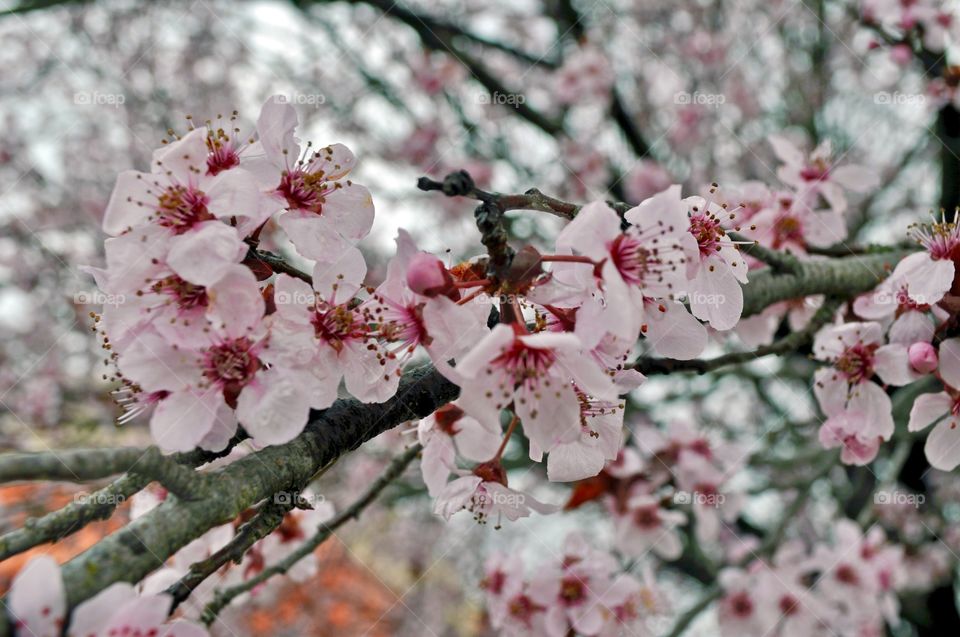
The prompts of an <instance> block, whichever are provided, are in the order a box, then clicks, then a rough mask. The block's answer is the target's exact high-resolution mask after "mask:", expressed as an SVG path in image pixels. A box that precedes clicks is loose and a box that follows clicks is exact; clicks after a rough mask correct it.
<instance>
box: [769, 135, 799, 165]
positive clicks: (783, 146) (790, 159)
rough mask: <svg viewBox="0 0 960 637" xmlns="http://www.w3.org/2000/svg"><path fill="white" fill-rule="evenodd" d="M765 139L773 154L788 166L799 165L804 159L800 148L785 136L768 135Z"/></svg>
mask: <svg viewBox="0 0 960 637" xmlns="http://www.w3.org/2000/svg"><path fill="white" fill-rule="evenodd" d="M767 141H768V142H769V143H770V147H771V148H773V154H774V155H776V156H777V159H779V160H780V161H782V162H783V163H785V164H787V165H789V166H800V165H802V164H803V163H804V162H805V161H806V158H805V157H804V156H803V153H802V152H800V149H799V148H797V147H796V146H795V145H794V144H793V142H791V141H790V140H788V139H787V138H786V137H783V136H782V135H770V136H769V137H768V138H767Z"/></svg>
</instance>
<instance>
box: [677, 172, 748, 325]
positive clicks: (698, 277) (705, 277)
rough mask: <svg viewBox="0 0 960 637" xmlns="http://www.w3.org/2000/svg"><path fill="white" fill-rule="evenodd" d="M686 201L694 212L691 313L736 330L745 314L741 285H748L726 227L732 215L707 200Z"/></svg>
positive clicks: (689, 257)
mask: <svg viewBox="0 0 960 637" xmlns="http://www.w3.org/2000/svg"><path fill="white" fill-rule="evenodd" d="M714 190H715V188H714ZM683 202H684V205H685V206H686V207H687V208H688V209H689V210H690V219H689V222H688V224H687V226H686V228H687V230H688V232H687V234H686V236H684V237H683V251H684V254H685V255H686V264H687V271H686V276H687V283H686V286H685V287H686V290H685V291H686V294H687V298H688V300H689V301H690V311H691V312H692V313H693V315H694V316H695V317H697V318H698V319H700V320H703V321H709V322H710V325H711V326H712V327H713V328H714V329H717V330H729V329H732V328H733V327H735V326H736V324H737V321H739V320H740V315H741V314H742V313H743V291H742V290H741V289H740V284H741V283H746V282H747V263H746V261H744V260H743V257H742V256H741V255H740V250H739V249H738V248H737V244H736V243H735V242H734V241H732V240H731V239H729V238H728V237H727V233H726V229H725V227H724V224H725V223H727V221H728V219H729V218H730V216H731V214H732V213H729V212H727V211H726V209H725V208H723V205H722V204H721V205H718V204H717V203H716V202H714V201H711V200H707V199H705V198H704V197H699V196H695V197H688V198H686V199H684V200H683Z"/></svg>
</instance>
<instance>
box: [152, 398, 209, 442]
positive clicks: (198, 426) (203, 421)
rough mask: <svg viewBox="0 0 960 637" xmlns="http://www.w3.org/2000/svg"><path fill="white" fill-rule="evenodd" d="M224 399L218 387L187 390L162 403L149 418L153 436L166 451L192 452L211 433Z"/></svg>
mask: <svg viewBox="0 0 960 637" xmlns="http://www.w3.org/2000/svg"><path fill="white" fill-rule="evenodd" d="M221 404H223V397H222V395H221V393H220V391H219V390H218V389H216V388H210V389H207V390H206V391H205V392H202V393H201V392H200V391H195V390H194V391H192V390H184V391H178V392H174V393H172V394H170V395H169V396H167V397H166V398H164V399H163V400H161V401H160V403H159V404H158V405H157V408H156V409H155V410H154V412H153V416H152V417H151V418H150V435H151V436H152V437H153V440H154V442H156V443H157V446H158V447H160V448H161V449H162V450H163V451H164V452H167V453H169V452H174V451H191V450H193V449H194V448H195V447H196V446H197V445H198V444H199V443H200V441H201V440H203V438H204V437H205V436H206V435H207V434H208V433H209V432H210V429H211V428H212V427H213V425H214V422H215V421H216V420H217V414H218V412H219V410H220V405H221Z"/></svg>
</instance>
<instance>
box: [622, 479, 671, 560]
mask: <svg viewBox="0 0 960 637" xmlns="http://www.w3.org/2000/svg"><path fill="white" fill-rule="evenodd" d="M613 514H614V522H613V524H614V531H615V534H616V546H617V548H618V549H619V550H620V551H622V552H623V553H624V554H625V555H631V556H634V557H643V556H644V555H646V554H647V553H649V552H650V551H653V552H654V553H656V554H657V555H658V556H660V557H661V558H663V559H665V560H675V559H677V558H678V557H680V553H682V552H683V543H682V542H681V540H680V533H679V532H678V530H677V527H678V526H680V525H682V524H684V523H685V522H686V521H687V516H686V514H684V513H683V512H681V511H671V510H668V509H664V508H663V507H662V506H661V505H660V501H659V500H657V499H656V498H654V497H653V496H651V495H649V494H645V493H638V494H636V495H634V496H633V497H631V498H630V500H629V501H628V502H627V503H626V509H625V510H623V511H617V510H614V512H613Z"/></svg>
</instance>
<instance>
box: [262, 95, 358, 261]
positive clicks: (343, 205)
mask: <svg viewBox="0 0 960 637" xmlns="http://www.w3.org/2000/svg"><path fill="white" fill-rule="evenodd" d="M298 125H299V122H298V119H297V113H296V111H295V110H294V108H293V107H292V106H291V105H290V104H288V103H286V101H285V100H283V99H281V98H279V96H274V97H271V98H269V99H268V100H267V101H266V102H265V103H264V105H263V109H262V111H261V112H260V118H259V119H258V120H257V132H258V133H259V137H260V140H259V142H258V143H257V144H255V145H254V146H251V148H250V149H249V151H248V154H249V156H250V159H249V160H247V161H246V162H245V163H244V164H243V166H244V167H247V168H249V170H251V171H252V172H254V173H255V174H256V175H257V176H258V178H259V180H260V183H261V184H263V185H265V187H266V189H267V191H268V192H269V193H270V194H271V195H272V196H273V198H274V199H275V200H277V202H278V203H279V204H280V205H281V206H282V207H285V208H286V209H287V212H284V213H283V214H281V215H280V218H279V223H280V226H281V227H282V228H283V230H284V231H285V232H286V233H287V236H288V237H289V238H290V240H291V241H292V242H293V245H294V246H296V248H297V251H298V252H299V253H300V254H301V255H303V256H304V257H307V258H308V259H316V260H319V261H325V262H328V263H333V262H335V261H337V259H338V258H340V256H341V255H342V254H343V253H344V252H346V251H347V249H348V248H350V246H352V245H353V244H354V243H355V242H356V241H358V240H360V239H362V238H363V237H365V236H367V233H369V232H370V227H371V226H372V225H373V217H374V210H373V199H372V198H371V196H370V191H368V190H367V189H366V188H365V187H363V186H361V185H359V184H355V183H353V182H352V181H350V180H349V179H347V175H349V173H350V171H351V170H353V168H354V166H355V165H356V161H357V160H356V157H354V155H353V153H352V152H350V150H349V149H348V148H347V147H346V146H344V145H343V144H334V145H332V146H326V147H324V148H321V149H319V150H316V151H313V150H311V147H310V145H309V144H308V145H307V149H306V152H305V154H303V156H301V153H302V152H303V151H302V149H301V146H300V144H299V142H298V140H297V138H296V137H295V136H294V130H295V129H296V127H297V126H298Z"/></svg>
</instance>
